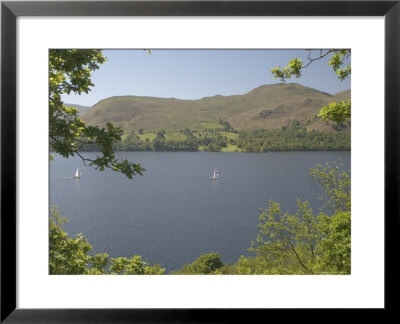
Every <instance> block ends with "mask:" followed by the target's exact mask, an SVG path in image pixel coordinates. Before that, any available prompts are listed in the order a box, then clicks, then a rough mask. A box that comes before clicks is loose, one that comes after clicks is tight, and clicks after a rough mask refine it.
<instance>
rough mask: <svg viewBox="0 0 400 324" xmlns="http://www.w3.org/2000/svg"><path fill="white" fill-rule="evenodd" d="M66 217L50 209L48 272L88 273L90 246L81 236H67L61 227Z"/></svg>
mask: <svg viewBox="0 0 400 324" xmlns="http://www.w3.org/2000/svg"><path fill="white" fill-rule="evenodd" d="M66 222H67V219H65V218H62V217H60V215H59V213H58V211H57V210H56V209H55V208H54V209H52V210H51V216H50V224H49V272H50V274H88V267H89V263H90V261H91V257H90V255H89V251H91V250H92V246H91V245H90V244H89V243H88V241H87V240H86V239H85V238H84V237H83V236H82V234H78V235H76V237H75V238H69V237H68V234H67V233H65V231H64V230H63V229H62V225H63V224H65V223H66Z"/></svg>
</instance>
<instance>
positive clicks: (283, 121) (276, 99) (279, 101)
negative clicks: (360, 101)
mask: <svg viewBox="0 0 400 324" xmlns="http://www.w3.org/2000/svg"><path fill="white" fill-rule="evenodd" d="M350 97H351V90H346V91H342V92H339V93H337V94H334V95H332V94H329V93H326V92H323V91H320V90H317V89H313V88H310V87H306V86H303V85H300V84H298V83H284V84H282V83H276V84H269V85H262V86H259V87H257V88H255V89H252V90H250V91H248V92H246V93H245V94H242V95H229V96H223V95H218V94H217V95H215V96H212V97H203V98H201V99H176V98H159V97H151V96H135V95H128V96H113V97H109V98H105V99H102V100H100V101H99V102H98V103H96V104H95V105H94V106H92V107H91V108H90V109H89V110H88V111H86V112H85V113H83V114H82V116H81V118H82V119H83V120H84V121H85V122H87V123H88V124H89V125H96V126H104V125H105V124H106V123H107V122H109V121H110V122H112V123H113V124H114V125H116V126H118V127H121V128H123V129H124V131H130V130H132V129H139V128H142V129H144V130H146V131H156V130H160V129H166V130H173V131H178V130H182V129H185V128H190V129H193V130H201V129H204V128H215V127H218V125H219V120H220V119H222V120H224V121H228V122H229V123H230V124H231V125H232V126H233V127H234V128H236V129H249V130H251V129H258V128H280V127H282V126H285V125H287V124H288V123H289V122H290V121H292V120H295V119H296V120H298V121H299V122H300V123H303V124H307V127H308V128H310V129H316V130H320V131H333V128H332V127H331V125H329V123H326V122H323V121H321V120H319V119H316V118H315V116H316V114H317V113H318V112H319V110H320V108H321V107H322V106H324V105H327V104H329V103H330V102H336V101H343V100H346V99H349V98H350Z"/></svg>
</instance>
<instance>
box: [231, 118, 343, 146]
mask: <svg viewBox="0 0 400 324" xmlns="http://www.w3.org/2000/svg"><path fill="white" fill-rule="evenodd" d="M235 144H236V145H237V147H238V148H239V149H241V150H242V151H245V152H276V151H336V150H340V151H341V150H349V149H350V145H351V141H350V134H349V133H348V132H335V133H322V132H319V131H315V130H311V131H308V130H307V128H306V127H305V126H302V125H300V124H299V123H298V122H296V121H292V122H291V123H290V124H289V125H288V126H285V127H283V128H281V129H270V130H268V129H258V130H254V131H241V132H240V133H239V138H238V139H237V140H236V142H235Z"/></svg>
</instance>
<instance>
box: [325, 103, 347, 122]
mask: <svg viewBox="0 0 400 324" xmlns="http://www.w3.org/2000/svg"><path fill="white" fill-rule="evenodd" d="M318 117H321V118H322V119H324V120H326V119H329V120H332V121H334V122H335V123H337V124H339V123H343V122H344V121H346V120H350V119H351V100H347V101H342V102H337V103H336V102H331V103H330V104H329V105H327V106H324V107H322V108H321V110H320V112H319V114H318Z"/></svg>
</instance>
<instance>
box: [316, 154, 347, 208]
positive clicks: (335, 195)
mask: <svg viewBox="0 0 400 324" xmlns="http://www.w3.org/2000/svg"><path fill="white" fill-rule="evenodd" d="M309 174H310V177H311V179H312V180H313V183H314V184H315V185H316V186H317V187H318V188H319V189H320V190H321V191H322V192H323V193H324V196H325V197H323V198H320V199H321V200H323V201H324V202H325V205H324V207H325V208H331V209H333V210H335V211H337V212H342V211H351V179H350V170H349V171H348V172H346V171H345V170H343V163H342V162H341V160H340V159H338V161H337V162H327V163H325V165H324V166H322V165H320V164H318V165H317V166H316V168H314V169H310V172H309Z"/></svg>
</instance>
